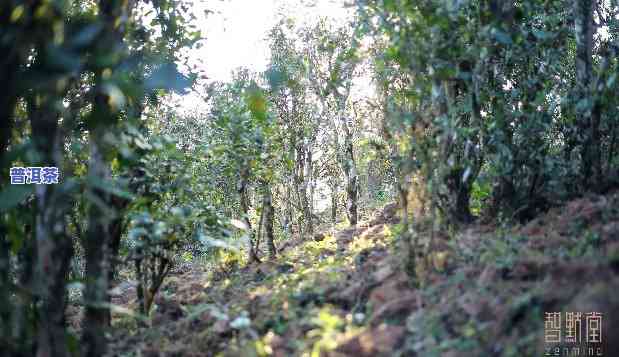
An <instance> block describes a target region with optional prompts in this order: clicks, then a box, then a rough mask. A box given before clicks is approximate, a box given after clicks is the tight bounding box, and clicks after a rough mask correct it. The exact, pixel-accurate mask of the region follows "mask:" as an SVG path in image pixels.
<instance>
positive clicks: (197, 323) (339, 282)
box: [111, 193, 619, 357]
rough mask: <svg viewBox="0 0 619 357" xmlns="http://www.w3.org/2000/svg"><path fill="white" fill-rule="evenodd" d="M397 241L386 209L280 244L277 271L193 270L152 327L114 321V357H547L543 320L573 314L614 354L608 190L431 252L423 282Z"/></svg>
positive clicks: (613, 238)
mask: <svg viewBox="0 0 619 357" xmlns="http://www.w3.org/2000/svg"><path fill="white" fill-rule="evenodd" d="M398 230H399V226H398V218H397V212H396V209H395V205H388V206H386V207H385V208H384V209H383V210H382V211H380V212H378V213H377V214H376V215H375V217H374V219H371V220H369V221H367V222H362V223H361V224H359V225H358V226H357V227H355V228H347V229H343V230H340V231H334V232H331V233H327V234H325V235H324V237H323V236H318V237H317V238H316V239H317V240H312V241H305V242H302V241H292V242H289V243H287V244H286V246H284V247H282V248H281V252H280V255H279V257H278V259H277V260H276V261H271V262H265V263H262V264H259V265H255V266H251V267H246V268H237V267H235V266H234V265H230V266H228V267H227V268H226V267H221V268H219V269H218V270H217V271H209V272H207V271H205V270H204V269H203V268H202V267H200V266H198V265H196V266H194V267H192V269H190V270H188V271H186V272H184V273H179V274H177V275H174V276H173V277H172V278H170V279H169V280H168V282H167V283H166V285H165V286H164V287H163V289H162V290H163V291H162V293H161V294H160V297H159V298H158V299H157V306H156V310H155V312H154V317H153V321H152V327H150V328H141V329H138V328H136V327H135V326H134V324H132V323H131V322H130V321H131V320H132V319H131V318H127V317H122V316H120V317H117V318H116V319H115V326H116V327H119V328H118V329H117V330H118V332H117V335H116V336H114V339H113V340H114V341H115V342H114V343H113V346H112V351H111V354H112V355H136V356H137V355H141V356H216V355H223V356H333V357H335V356H357V357H359V356H489V355H493V356H497V355H500V356H532V355H543V354H544V352H545V349H547V348H554V347H557V346H556V345H554V344H550V343H545V340H544V337H545V335H544V322H545V320H544V319H545V313H546V312H556V311H563V312H571V311H578V312H583V316H584V313H586V312H599V313H601V314H602V317H603V322H602V327H603V330H602V331H603V332H602V344H601V345H590V346H594V347H596V348H598V347H599V348H601V349H602V350H601V351H602V352H603V355H604V356H619V346H618V344H617V341H615V340H612V339H611V337H612V336H611V335H612V334H613V331H617V329H618V328H619V297H618V295H617V293H616V291H617V289H618V288H619V277H618V276H617V272H618V271H619V194H618V193H614V194H610V195H607V196H592V197H587V198H582V199H578V200H575V201H572V202H570V203H569V204H567V205H566V206H564V207H560V208H555V209H553V210H551V211H550V212H548V213H546V214H544V215H542V216H540V217H537V218H536V219H535V220H533V221H531V222H530V223H529V224H527V225H526V226H521V227H510V228H501V227H496V226H484V225H472V226H469V227H466V228H465V229H462V230H461V231H459V232H457V233H455V234H452V235H451V237H450V238H449V239H444V240H443V241H441V244H440V246H441V247H442V248H440V249H441V251H439V252H435V257H433V259H432V260H431V261H432V262H433V267H432V268H431V269H425V270H424V271H423V273H422V278H423V281H422V282H421V283H419V282H414V281H411V280H410V278H409V277H408V276H407V274H406V273H405V272H404V271H403V270H402V269H401V266H402V264H401V263H400V262H401V259H402V258H401V257H400V256H399V252H398V249H397V248H396V247H397V246H398V242H397V238H396V237H397V232H398ZM446 237H447V235H445V238H446ZM115 299H116V300H115V303H117V304H120V305H123V306H125V307H128V308H131V307H132V303H134V302H133V301H132V298H131V296H130V294H129V293H126V294H120V296H118V297H117V298H115ZM583 320H584V317H583ZM583 333H584V332H583ZM569 346H570V347H574V346H573V345H569ZM561 353H563V352H561ZM570 353H571V352H570ZM560 355H565V354H560Z"/></svg>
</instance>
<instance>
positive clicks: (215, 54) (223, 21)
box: [181, 0, 353, 108]
mask: <svg viewBox="0 0 619 357" xmlns="http://www.w3.org/2000/svg"><path fill="white" fill-rule="evenodd" d="M346 3H347V1H345V0H220V1H214V0H194V4H193V11H194V14H195V15H196V17H197V18H198V27H199V29H200V30H201V31H202V34H203V35H204V36H205V37H206V39H205V41H204V46H203V47H202V48H200V49H198V50H195V51H192V53H191V55H190V59H191V63H192V64H196V65H198V68H199V70H200V71H203V72H204V73H206V75H207V77H208V81H226V80H229V79H231V72H232V71H233V70H235V69H237V68H239V67H246V68H249V69H250V70H253V71H257V72H259V71H263V70H265V69H266V66H267V64H268V59H269V56H270V53H269V48H268V43H267V41H266V36H267V33H268V32H269V30H270V29H271V28H272V27H273V26H274V25H275V24H276V23H277V22H279V21H280V20H281V19H282V18H286V17H292V18H294V19H295V20H296V21H295V22H296V23H298V24H304V23H306V24H307V23H310V24H311V23H313V22H314V21H316V20H317V19H318V18H319V17H329V18H333V19H334V20H336V21H338V22H339V21H341V22H345V21H346V19H347V18H348V16H350V14H351V13H352V11H353V9H352V7H350V6H348V7H346ZM348 3H350V0H349V1H348ZM206 9H209V10H211V11H214V13H211V14H209V15H208V16H205V15H204V11H205V10H206ZM199 101H200V100H199V98H198V96H197V95H195V94H188V95H185V96H184V97H183V98H182V100H181V102H182V103H181V106H182V107H184V108H191V107H196V106H200V104H201V103H198V102H199Z"/></svg>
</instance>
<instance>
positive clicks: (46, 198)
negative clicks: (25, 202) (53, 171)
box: [29, 55, 73, 356]
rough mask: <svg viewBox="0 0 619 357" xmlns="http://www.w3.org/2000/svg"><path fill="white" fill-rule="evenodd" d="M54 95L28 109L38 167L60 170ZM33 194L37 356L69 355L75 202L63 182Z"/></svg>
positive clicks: (40, 189) (60, 149)
mask: <svg viewBox="0 0 619 357" xmlns="http://www.w3.org/2000/svg"><path fill="white" fill-rule="evenodd" d="M41 56H43V55H41ZM54 99H55V97H53V96H52V98H46V99H44V102H43V103H42V104H39V105H37V104H35V103H33V101H29V112H30V119H31V126H32V138H33V143H34V146H35V148H36V151H37V152H38V154H39V155H40V157H41V162H40V164H41V165H40V166H52V167H58V168H61V167H62V148H63V145H64V144H63V140H62V139H61V138H60V136H59V135H58V112H57V111H56V110H54V104H55V103H54ZM60 180H61V178H60ZM35 196H36V216H35V225H36V229H35V232H36V234H35V241H36V247H37V259H36V262H37V263H36V270H35V272H36V283H37V284H36V294H37V296H38V298H39V301H40V303H39V309H38V310H39V319H40V320H39V325H38V326H37V356H67V355H68V347H67V344H66V329H65V327H66V326H65V307H66V298H67V295H66V286H65V283H66V280H67V276H68V273H69V267H70V262H71V257H72V255H73V242H72V241H71V238H70V237H69V236H68V234H67V232H66V224H65V214H66V213H67V212H68V209H69V207H71V202H70V200H69V197H68V196H67V195H66V194H64V189H63V184H62V182H61V183H60V184H58V185H36V186H35Z"/></svg>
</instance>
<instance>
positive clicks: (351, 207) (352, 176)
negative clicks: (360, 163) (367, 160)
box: [342, 119, 359, 226]
mask: <svg viewBox="0 0 619 357" xmlns="http://www.w3.org/2000/svg"><path fill="white" fill-rule="evenodd" d="M344 121H345V119H344ZM343 126H344V134H345V137H344V157H343V158H342V159H343V161H344V162H343V164H342V167H343V169H344V175H345V176H346V197H347V198H346V214H347V216H348V222H349V223H350V225H352V226H354V225H356V224H357V219H358V217H357V207H358V200H359V198H358V193H359V187H358V184H357V165H356V163H355V156H354V150H353V143H352V142H353V140H352V139H353V138H352V132H351V131H350V129H349V128H348V124H347V123H346V122H344V123H343Z"/></svg>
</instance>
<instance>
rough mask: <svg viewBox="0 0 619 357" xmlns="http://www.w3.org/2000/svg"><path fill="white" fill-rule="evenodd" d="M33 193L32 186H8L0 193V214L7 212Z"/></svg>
mask: <svg viewBox="0 0 619 357" xmlns="http://www.w3.org/2000/svg"><path fill="white" fill-rule="evenodd" d="M33 192H34V186H32V185H10V186H8V187H7V188H5V189H4V190H3V191H2V192H0V212H4V211H8V210H10V209H12V208H13V207H16V206H17V205H19V204H20V203H21V202H23V201H24V200H25V199H26V198H28V196H30V195H31V194H32V193H33Z"/></svg>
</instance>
